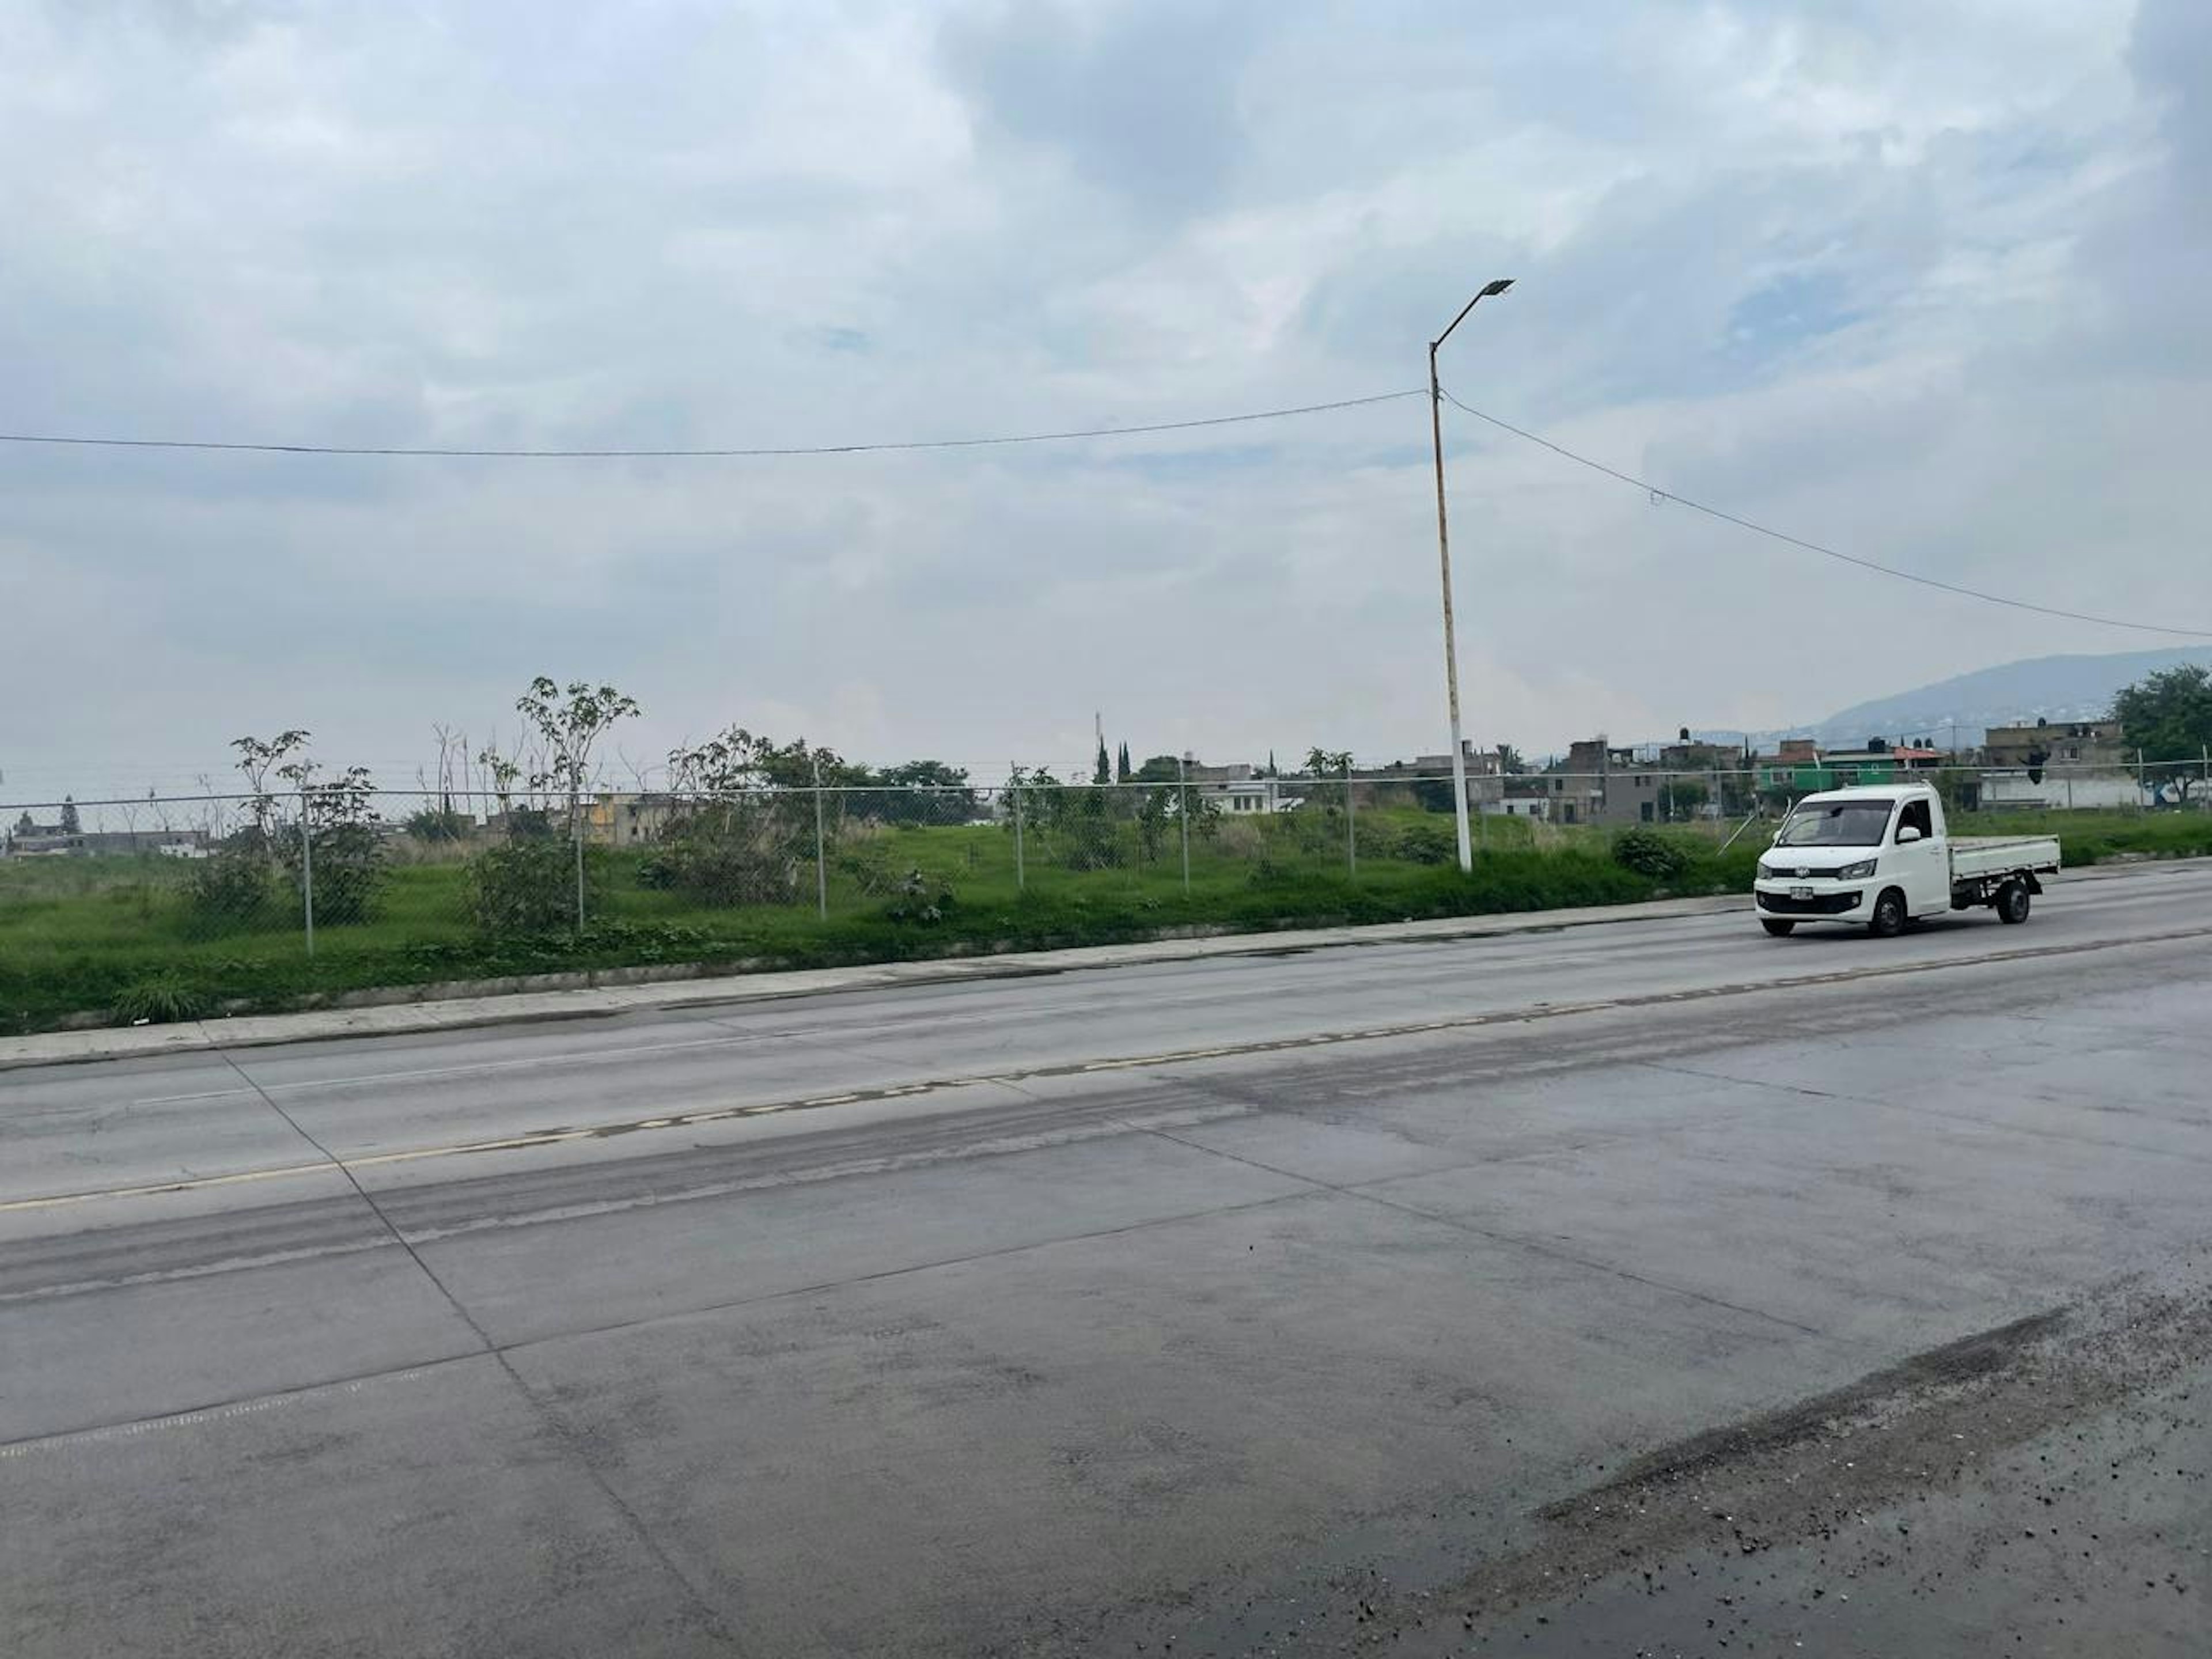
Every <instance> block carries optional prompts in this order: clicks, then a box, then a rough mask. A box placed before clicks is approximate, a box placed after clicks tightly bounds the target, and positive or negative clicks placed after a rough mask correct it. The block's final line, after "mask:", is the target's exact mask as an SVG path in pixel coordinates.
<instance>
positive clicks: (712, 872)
mask: <svg viewBox="0 0 2212 1659" xmlns="http://www.w3.org/2000/svg"><path fill="white" fill-rule="evenodd" d="M668 770H669V775H670V777H671V781H672V786H673V787H672V793H674V794H675V795H676V796H677V797H678V799H679V801H680V802H681V805H680V807H679V809H678V811H677V812H676V813H675V815H674V816H672V817H671V818H670V820H669V821H668V823H667V824H666V825H665V827H664V828H663V829H662V830H661V844H660V848H659V851H658V852H656V853H655V854H654V855H653V857H652V858H651V859H649V860H647V862H646V863H645V865H644V866H642V867H641V869H640V870H639V872H638V879H639V881H640V882H641V884H644V885H647V886H650V887H669V888H674V889H677V890H679V891H682V892H685V893H688V894H690V896H692V897H694V898H696V899H698V900H700V901H702V902H705V903H709V904H764V903H772V904H783V903H789V902H792V901H793V900H794V899H796V898H798V897H799V894H800V888H801V883H800V873H801V871H802V870H803V868H804V867H805V866H806V865H809V864H811V863H812V862H813V860H814V856H815V835H816V827H817V816H816V812H817V805H818V806H819V808H820V813H821V816H820V818H819V819H818V822H819V823H820V824H821V825H822V827H823V830H824V833H825V839H834V838H835V836H836V834H837V833H838V832H839V831H840V830H842V827H843V823H844V819H845V814H846V811H847V810H848V806H849V805H851V804H852V802H853V800H854V796H853V795H852V794H851V793H849V792H851V791H853V790H854V789H855V788H859V787H864V786H865V785H866V784H867V783H868V781H870V780H869V775H868V770H867V769H866V767H862V766H856V765H854V764H853V763H851V762H849V761H848V760H846V759H845V758H844V757H842V756H841V755H839V754H838V753H837V752H836V750H830V749H824V748H822V747H820V746H818V745H814V744H808V743H807V741H806V740H805V738H795V739H793V741H791V742H789V743H777V742H776V741H775V739H773V738H768V737H764V736H761V735H759V734H757V733H755V732H748V731H747V730H745V728H744V727H743V726H732V727H730V728H729V729H728V730H727V731H726V732H722V733H721V734H720V736H718V737H714V738H708V740H707V741H706V742H705V743H702V744H699V745H697V746H696V748H691V749H678V750H671V751H670V754H669V757H668ZM817 785H819V786H820V787H821V789H822V790H823V792H824V793H822V794H821V795H820V796H819V797H818V798H817V793H816V787H817ZM823 850H824V851H825V852H826V851H827V848H826V847H825V848H824V849H823Z"/></svg>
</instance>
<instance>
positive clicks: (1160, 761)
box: [1133, 755, 1182, 783]
mask: <svg viewBox="0 0 2212 1659" xmlns="http://www.w3.org/2000/svg"><path fill="white" fill-rule="evenodd" d="M1181 778H1182V762H1181V761H1179V760H1177V759H1176V757H1174V756H1173V755H1153V756H1152V757H1148V758H1147V759H1146V762H1145V763H1144V764H1143V765H1142V766H1140V767H1139V768H1138V769H1137V771H1136V775H1135V777H1134V779H1133V781H1135V782H1137V783H1174V782H1176V781H1179V780H1180V779H1181Z"/></svg>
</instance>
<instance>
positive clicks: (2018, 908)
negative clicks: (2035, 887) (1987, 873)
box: [1997, 881, 2030, 927]
mask: <svg viewBox="0 0 2212 1659" xmlns="http://www.w3.org/2000/svg"><path fill="white" fill-rule="evenodd" d="M2029 902H2030V901H2029V898H2028V892H2027V883H2026V882H2024V881H2008V882H2007V883H2006V884H2004V885H2003V886H2002V887H2000V888H1998V889H1997V920H1998V921H2003V922H2009V923H2011V924H2012V925H2013V926H2014V927H2018V926H2019V925H2020V924H2021V922H2023V921H2027V908H2028V904H2029Z"/></svg>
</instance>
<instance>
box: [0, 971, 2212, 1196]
mask: <svg viewBox="0 0 2212 1659" xmlns="http://www.w3.org/2000/svg"><path fill="white" fill-rule="evenodd" d="M2208 938H2212V927H2185V928H2176V929H2172V930H2171V931H2168V932H2166V933H2144V934H2138V935H2136V937H2134V938H2131V939H2091V940H2082V941H2077V942H2075V943H2070V944H2066V945H2027V946H2023V947H2021V949H2018V950H2011V951H1988V952H1985V953H1984V954H1982V955H1980V956H1974V957H1938V958H1936V959H1934V960H1930V961H1923V962H1901V963H1882V964H1881V965H1879V966H1876V967H1861V968H1847V969H1837V970H1835V971H1833V972H1832V973H1825V974H1811V975H1797V976H1795V977H1792V978H1790V979H1786V980H1758V981H1742V982H1738V983H1735V984H1725V985H1711V986H1700V987H1692V988H1689V989H1686V990H1677V991H1650V992H1643V993H1638V994H1634V995H1631V996H1623V997H1612V998H1607V999H1606V1000H1601V1001H1594V1002H1547V1003H1539V1004H1536V1005H1534V1006H1529V1007H1523V1008H1499V1009H1490V1010H1486V1011H1485V1012H1480V1013H1475V1014H1462V1015H1456V1016H1449V1017H1446V1018H1438V1019H1425V1020H1413V1021H1408V1022H1406V1023H1404V1024H1395V1025H1378V1026H1364V1027H1360V1028H1358V1029H1355V1030H1344V1031H1316V1032H1310V1033H1307V1034H1304V1035H1302V1036H1287V1037H1262V1038H1255V1039H1254V1040H1252V1041H1251V1042H1241V1043H1222V1044H1216V1045H1211V1046H1208V1047H1206V1048H1177V1049H1170V1050H1166V1051H1164V1052H1161V1053H1158V1054H1129V1055H1121V1056H1116V1057H1112V1058H1109V1059H1104V1060H1073V1061H1067V1062H1063V1063H1060V1064H1058V1065H1052V1066H1028V1067H1024V1068H1021V1069H1018V1070H1013V1071H1006V1072H979V1073H966V1074H960V1075H954V1076H950V1077H942V1078H926V1079H920V1080H917V1081H915V1082H911V1083H898V1084H889V1085H884V1086H882V1087H879V1088H872V1089H855V1090H848V1091H842V1092H840V1093H836V1094H829V1095H809V1096H805V1097H802V1098H799V1099H796V1100H773V1101H762V1102H759V1103H755V1104H751V1105H744V1106H717V1107H708V1108H706V1109H702V1110H700V1111H696V1112H683V1113H678V1114H673V1115H662V1116H658V1117H651V1118H633V1119H629V1120H625V1121H618V1122H612V1123H596V1124H583V1125H577V1126H562V1127H555V1128H547V1129H537V1130H528V1131H525V1132H524V1133H520V1134H513V1135H500V1136H495V1137H492V1138H489V1139H483V1140H467V1141H457V1142H453V1143H452V1144H449V1145H445V1146H416V1147H408V1148H404V1149H403V1150H401V1151H398V1152H371V1153H366V1154H363V1155H362V1156H360V1157H355V1158H334V1159H333V1160H332V1161H331V1163H328V1164H287V1165H284V1166H283V1167H280V1168H276V1169H268V1170H239V1171H236V1172H234V1173H230V1174H225V1175H217V1176H191V1177H186V1178H184V1179H180V1180H177V1181H168V1182H148V1183H145V1184H143V1185H137V1186H131V1187H112V1188H93V1189H90V1190H87V1191H83V1192H74V1193H55V1194H46V1195H42V1196H40V1197H35V1198H18V1199H10V1200H5V1201H0V1215H4V1214H9V1213H12V1212H19V1211H29V1210H48V1209H58V1208H62V1207H64V1206H70V1205H77V1204H92V1203H98V1202H100V1201H103V1200H111V1199H118V1200H119V1199H132V1198H149V1197H156V1196H160V1195H161V1194H171V1193H186V1192H197V1191H200V1190H202V1189H204V1188H218V1187H226V1186H235V1185H240V1184H243V1183H245V1182H254V1181H275V1180H281V1179H283V1178H285V1177H287V1176H301V1175H310V1174H315V1173H319V1172H325V1171H331V1170H337V1171H338V1172H340V1173H343V1171H344V1170H362V1169H373V1168H376V1167H379V1166H381V1165H386V1164H417V1163H422V1162H425V1161H428V1160H430V1159H433V1158H460V1157H467V1156H471V1155H473V1154H477V1153H483V1152H523V1151H527V1150H529V1149H531V1148H532V1147H538V1146H561V1145H563V1144H565V1143H568V1142H571V1141H578V1140H607V1139H614V1138H615V1137H617V1136H619V1135H628V1134H636V1133H659V1132H661V1131H664V1130H666V1129H671V1128H674V1129H683V1128H694V1127H701V1126H703V1125H707V1124H714V1123H729V1122H735V1121H741V1120H744V1119H747V1118H756V1117H771V1116H776V1115H781V1114H784V1113H789V1112H803V1111H817V1110H820V1109H823V1108H825V1107H830V1106H848V1105H857V1104H861V1103H871V1104H872V1103H878V1102H881V1101H886V1100H907V1099H912V1098H915V1097H918V1096H922V1095H931V1094H942V1093H947V1092H950V1091H953V1090H957V1089H971V1088H984V1087H993V1086H999V1087H1018V1085H1021V1084H1023V1083H1026V1082H1030V1081H1031V1080H1034V1079H1050V1078H1068V1077H1082V1076H1090V1075H1096V1074H1097V1073H1112V1072H1133V1071H1144V1070H1148V1069H1151V1068H1152V1067H1154V1066H1177V1065H1188V1064H1189V1063H1191V1062H1193V1061H1195V1060H1230V1059H1236V1058H1238V1057H1240V1056H1243V1055H1249V1054H1287V1053H1291V1052H1293V1051H1295V1050H1297V1049H1301V1048H1333V1047H1336V1046H1338V1045H1340V1044H1343V1043H1347V1042H1385V1041H1389V1040H1391V1039H1394V1038H1403V1037H1411V1036H1438V1035H1442V1034H1443V1033H1447V1032H1451V1031H1464V1030H1480V1029H1482V1028H1484V1027H1486V1026H1492V1025H1516V1024H1531V1023H1533V1022H1534V1021H1537V1020H1549V1019H1559V1018H1568V1017H1571V1016H1574V1015H1578V1014H1594V1013H1607V1012H1615V1011H1618V1010H1621V1009H1629V1008H1651V1007H1663V1006H1667V1005H1668V1004H1670V1003H1681V1002H1702V1001H1708V1000H1712V999H1715V998H1720V997H1735V996H1753V995H1758V994H1762V993H1767V992H1777V991H1792V990H1796V989H1800V988H1802V987H1819V986H1832V985H1850V984H1857V983H1861V982H1863V981H1869V980H1878V979H1894V978H1899V977H1903V976H1905V975H1914V974H1927V973H1941V972H1944V971H1946V970H1949V969H1960V968H1982V967H1990V966H1993V965H1996V964H1999V963H2008V962H2024V961H2034V960H2039V959H2041V958H2045V957H2065V956H2081V955H2086V954H2089V953H2093V952H2097V951H2113V950H2120V949H2124V948H2127V947H2130V946H2135V945H2167V944H2175V943H2179V942H2180V941H2183V940H2187V939H2208Z"/></svg>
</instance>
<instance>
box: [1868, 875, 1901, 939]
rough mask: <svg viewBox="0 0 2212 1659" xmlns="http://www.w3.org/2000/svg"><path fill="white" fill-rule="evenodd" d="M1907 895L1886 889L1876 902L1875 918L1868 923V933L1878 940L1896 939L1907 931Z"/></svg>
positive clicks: (1893, 889)
mask: <svg viewBox="0 0 2212 1659" xmlns="http://www.w3.org/2000/svg"><path fill="white" fill-rule="evenodd" d="M1867 931H1868V932H1869V933H1872V934H1873V935H1874V936H1875V938H1876V939H1895V938H1896V937H1897V936H1898V935H1899V933H1903V932H1904V931H1905V895H1904V894H1902V893H1900V892H1899V891H1898V890H1897V889H1895V888H1894V887H1890V888H1886V889H1884V890H1883V891H1882V896H1881V897H1880V898H1878V899H1876V900H1875V902H1874V916H1873V919H1872V920H1871V921H1869V922H1868V923H1867Z"/></svg>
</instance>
